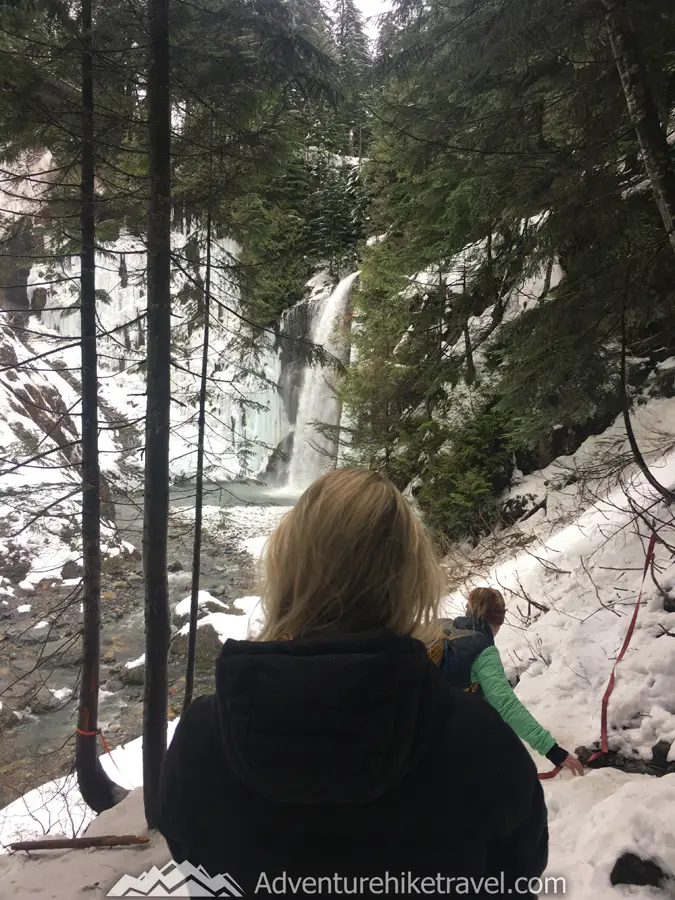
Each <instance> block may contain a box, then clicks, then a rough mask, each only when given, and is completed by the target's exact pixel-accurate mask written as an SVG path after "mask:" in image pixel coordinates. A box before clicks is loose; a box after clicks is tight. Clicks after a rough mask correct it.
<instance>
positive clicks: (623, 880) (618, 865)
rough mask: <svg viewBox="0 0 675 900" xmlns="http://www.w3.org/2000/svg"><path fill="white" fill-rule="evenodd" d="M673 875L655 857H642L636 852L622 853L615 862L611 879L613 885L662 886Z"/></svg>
mask: <svg viewBox="0 0 675 900" xmlns="http://www.w3.org/2000/svg"><path fill="white" fill-rule="evenodd" d="M672 877H673V876H672V875H670V874H669V873H667V872H664V870H663V869H662V868H661V866H660V865H659V864H658V863H657V862H656V861H655V860H653V859H642V857H640V856H637V854H635V853H622V854H621V856H620V857H619V858H618V859H617V861H616V862H615V863H614V868H613V869H612V871H611V873H610V876H609V880H610V883H611V884H612V885H617V884H639V885H651V886H652V887H657V888H662V887H665V885H666V882H668V881H670V880H672Z"/></svg>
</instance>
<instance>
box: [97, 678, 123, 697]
mask: <svg viewBox="0 0 675 900" xmlns="http://www.w3.org/2000/svg"><path fill="white" fill-rule="evenodd" d="M101 687H102V688H103V690H104V691H108V692H109V693H110V694H116V693H117V692H118V691H121V690H123V688H124V685H123V684H122V682H121V681H120V679H119V678H109V679H108V680H107V681H106V683H105V684H103V685H101Z"/></svg>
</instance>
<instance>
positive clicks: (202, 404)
mask: <svg viewBox="0 0 675 900" xmlns="http://www.w3.org/2000/svg"><path fill="white" fill-rule="evenodd" d="M212 191H213V123H211V143H210V145H209V199H208V210H207V214H206V274H205V278H204V291H203V297H204V302H203V312H204V347H203V350H202V375H201V383H200V386H199V417H198V424H197V483H196V493H195V536H194V545H193V551H192V593H191V597H190V633H189V635H188V654H187V667H186V671H185V698H184V700H183V712H185V710H186V709H187V708H188V706H189V705H190V703H192V694H193V692H194V678H195V662H196V658H197V617H198V615H199V575H200V568H201V561H202V508H203V503H204V432H205V429H206V384H207V378H208V362H209V337H210V331H211V321H210V316H211V230H212V220H213V213H212Z"/></svg>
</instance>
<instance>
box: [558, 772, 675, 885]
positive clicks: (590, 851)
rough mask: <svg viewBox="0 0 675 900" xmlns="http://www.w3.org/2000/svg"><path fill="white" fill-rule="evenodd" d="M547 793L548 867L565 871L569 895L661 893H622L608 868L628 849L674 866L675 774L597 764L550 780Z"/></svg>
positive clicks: (664, 865)
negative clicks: (580, 773)
mask: <svg viewBox="0 0 675 900" xmlns="http://www.w3.org/2000/svg"><path fill="white" fill-rule="evenodd" d="M546 795H547V803H548V809H549V822H550V858H549V868H548V872H549V873H551V874H553V873H555V874H556V875H557V874H563V875H566V877H567V894H566V896H567V897H568V898H570V900H616V898H617V897H621V896H631V897H634V898H645V900H646V898H649V897H652V898H653V897H655V896H665V895H664V894H662V893H661V892H660V891H659V892H653V889H652V890H650V889H649V888H633V889H632V890H631V892H630V894H628V893H627V892H626V893H624V892H623V891H622V890H621V889H620V888H618V889H617V888H615V887H612V886H611V885H610V882H609V874H610V872H611V870H612V867H613V866H614V863H615V862H616V860H617V858H618V857H619V856H621V854H622V853H625V852H627V851H630V852H632V853H635V854H636V855H638V856H640V857H641V858H643V859H651V860H654V861H656V862H657V863H660V864H661V866H662V868H663V869H664V870H665V871H670V872H674V871H675V835H674V833H673V808H674V804H675V774H673V775H666V776H665V777H663V778H650V777H649V776H648V775H628V774H626V773H625V772H620V771H618V770H616V769H600V770H599V771H594V772H589V773H588V774H587V775H585V776H584V777H583V778H576V779H564V780H562V779H561V780H559V781H557V782H553V783H552V784H551V785H550V787H547V788H546ZM624 890H625V889H624Z"/></svg>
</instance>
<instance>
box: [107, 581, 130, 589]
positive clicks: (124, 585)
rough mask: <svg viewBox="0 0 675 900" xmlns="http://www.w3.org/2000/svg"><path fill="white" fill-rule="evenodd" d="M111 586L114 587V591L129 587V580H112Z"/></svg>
mask: <svg viewBox="0 0 675 900" xmlns="http://www.w3.org/2000/svg"><path fill="white" fill-rule="evenodd" d="M111 587H112V588H114V589H115V590H116V591H121V590H123V589H124V588H128V587H129V582H128V581H113V583H112V584H111Z"/></svg>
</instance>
